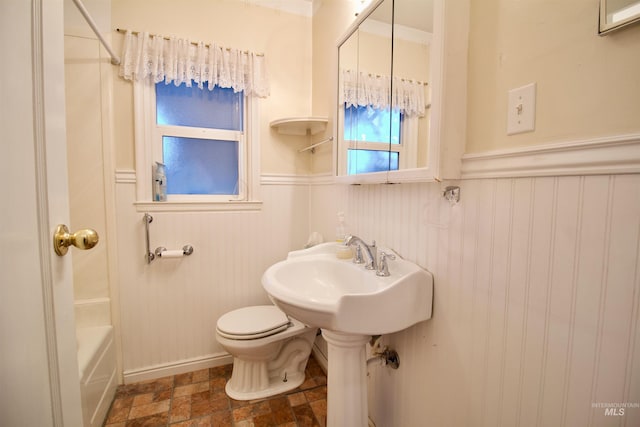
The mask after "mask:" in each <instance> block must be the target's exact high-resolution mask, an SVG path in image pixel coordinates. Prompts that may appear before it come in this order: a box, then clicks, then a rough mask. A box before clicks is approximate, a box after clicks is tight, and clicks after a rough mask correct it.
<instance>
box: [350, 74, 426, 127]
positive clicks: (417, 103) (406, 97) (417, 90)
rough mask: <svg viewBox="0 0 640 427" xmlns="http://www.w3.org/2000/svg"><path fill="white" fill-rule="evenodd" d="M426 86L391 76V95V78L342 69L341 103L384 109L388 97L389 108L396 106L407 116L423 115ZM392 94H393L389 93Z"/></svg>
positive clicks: (387, 106) (386, 106) (387, 105)
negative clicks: (390, 102) (390, 103)
mask: <svg viewBox="0 0 640 427" xmlns="http://www.w3.org/2000/svg"><path fill="white" fill-rule="evenodd" d="M425 89H426V86H425V84H424V83H422V82H418V81H414V80H406V79H402V78H400V77H394V78H393V94H391V78H389V77H388V76H375V75H371V74H368V73H365V72H357V71H352V70H343V71H342V90H341V91H340V93H341V95H342V99H341V100H340V101H341V103H346V104H347V107H352V106H362V107H364V106H371V107H373V108H377V109H388V108H389V107H390V105H389V100H392V105H393V108H397V109H399V110H400V111H402V112H403V113H404V114H405V115H407V116H410V117H411V116H419V117H421V116H424V114H425V109H426V104H425V99H426V97H425ZM390 95H393V96H390Z"/></svg>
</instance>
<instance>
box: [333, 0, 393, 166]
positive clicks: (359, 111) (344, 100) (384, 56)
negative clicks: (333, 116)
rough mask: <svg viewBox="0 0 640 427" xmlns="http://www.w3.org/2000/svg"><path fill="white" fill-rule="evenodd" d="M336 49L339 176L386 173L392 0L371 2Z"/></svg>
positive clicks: (389, 159) (390, 126) (390, 162)
mask: <svg viewBox="0 0 640 427" xmlns="http://www.w3.org/2000/svg"><path fill="white" fill-rule="evenodd" d="M373 7H374V9H369V11H370V13H368V14H367V16H366V18H365V19H364V20H362V22H361V23H360V25H358V26H357V27H356V28H355V29H354V31H353V32H352V33H351V34H350V35H349V36H348V37H347V38H346V39H345V40H344V41H343V43H342V44H341V45H340V47H339V57H338V61H339V70H338V72H339V75H338V81H339V83H338V99H339V101H338V174H339V175H357V174H364V173H373V174H382V173H383V174H385V175H386V172H387V171H388V170H390V169H394V168H397V167H398V157H397V155H395V154H392V153H391V151H390V150H389V147H390V144H391V143H393V142H394V138H395V142H396V143H397V141H399V131H400V120H399V116H398V115H396V117H394V115H393V111H392V108H391V73H392V59H391V58H392V48H393V47H392V41H393V39H392V19H393V0H384V1H382V2H376V3H375V5H374V6H373Z"/></svg>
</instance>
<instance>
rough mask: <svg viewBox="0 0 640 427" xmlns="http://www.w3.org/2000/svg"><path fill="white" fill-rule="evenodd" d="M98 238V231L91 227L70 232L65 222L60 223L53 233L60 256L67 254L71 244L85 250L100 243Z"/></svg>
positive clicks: (54, 247)
mask: <svg viewBox="0 0 640 427" xmlns="http://www.w3.org/2000/svg"><path fill="white" fill-rule="evenodd" d="M98 239H99V238H98V233H96V231H95V230H92V229H90V228H86V229H84V230H78V231H76V232H75V233H73V234H70V233H69V228H68V227H67V226H66V225H64V224H60V225H58V226H57V227H56V231H55V232H54V234H53V249H55V251H56V254H58V256H64V255H66V254H67V251H68V250H69V246H72V245H73V246H75V247H76V248H78V249H83V250H86V249H91V248H93V247H94V246H95V245H97V244H98Z"/></svg>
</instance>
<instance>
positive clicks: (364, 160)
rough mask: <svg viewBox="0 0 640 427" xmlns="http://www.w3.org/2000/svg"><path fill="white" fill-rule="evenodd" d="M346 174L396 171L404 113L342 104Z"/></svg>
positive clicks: (400, 150)
mask: <svg viewBox="0 0 640 427" xmlns="http://www.w3.org/2000/svg"><path fill="white" fill-rule="evenodd" d="M344 111H345V112H344V140H345V141H348V142H349V148H348V150H347V174H348V175H354V174H359V173H367V172H384V171H389V170H398V167H399V162H400V156H401V152H402V148H403V147H402V144H401V143H400V141H401V134H400V133H401V128H402V121H403V114H402V113H401V112H400V111H399V110H393V111H391V110H388V109H378V108H373V107H371V106H350V107H347V106H346V105H345V110H344Z"/></svg>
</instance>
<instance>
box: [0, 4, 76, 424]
mask: <svg viewBox="0 0 640 427" xmlns="http://www.w3.org/2000/svg"><path fill="white" fill-rule="evenodd" d="M0 48H1V50H0V51H1V52H2V54H3V58H5V59H4V60H3V61H2V62H3V65H2V67H0V141H2V143H1V145H0V147H1V149H2V151H1V152H0V212H1V213H0V248H1V252H0V271H1V273H0V274H1V275H2V276H1V278H2V280H1V281H0V331H1V332H0V425H2V426H8V427H12V426H41V427H47V426H67V427H74V426H81V425H82V410H81V404H80V386H79V378H78V366H77V358H76V342H75V341H76V340H75V324H74V312H73V283H72V277H71V257H70V256H68V255H67V256H66V257H58V256H57V255H55V253H54V251H53V245H52V240H53V237H52V236H53V230H54V229H55V227H56V225H57V224H64V223H68V220H69V210H68V189H67V177H66V171H67V165H66V152H65V149H66V148H65V116H64V65H63V6H62V1H61V0H30V1H25V0H0ZM71 250H74V249H71Z"/></svg>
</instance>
